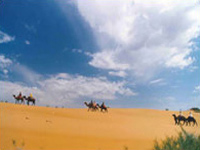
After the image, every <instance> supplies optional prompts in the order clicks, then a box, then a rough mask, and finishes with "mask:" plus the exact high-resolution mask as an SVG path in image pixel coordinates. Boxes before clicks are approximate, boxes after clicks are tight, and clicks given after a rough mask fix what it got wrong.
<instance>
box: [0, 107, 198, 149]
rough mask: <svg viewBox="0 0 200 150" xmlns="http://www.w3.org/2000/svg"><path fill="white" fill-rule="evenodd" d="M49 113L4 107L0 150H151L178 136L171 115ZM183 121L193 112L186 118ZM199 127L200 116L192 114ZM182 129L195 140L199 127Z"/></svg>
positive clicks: (140, 111) (131, 111) (117, 111)
mask: <svg viewBox="0 0 200 150" xmlns="http://www.w3.org/2000/svg"><path fill="white" fill-rule="evenodd" d="M108 111H109V112H108V113H101V112H88V111H87V109H67V108H47V107H38V106H25V105H16V104H8V103H7V104H6V103H0V118H1V122H0V149H1V150H14V149H23V150H124V149H127V148H128V149H129V150H131V149H132V150H151V149H152V148H153V144H154V140H155V139H157V140H161V139H163V138H165V137H166V136H171V135H177V133H178V132H179V131H181V129H180V126H175V125H174V120H173V117H172V114H173V113H176V114H178V112H173V111H160V110H150V109H115V108H110V109H109V110H108ZM183 114H184V115H185V116H187V115H188V114H189V112H183ZM193 115H194V117H195V118H196V120H197V122H198V123H200V114H197V113H193ZM184 129H186V131H188V132H190V133H194V134H196V135H199V134H200V128H199V127H186V126H184Z"/></svg>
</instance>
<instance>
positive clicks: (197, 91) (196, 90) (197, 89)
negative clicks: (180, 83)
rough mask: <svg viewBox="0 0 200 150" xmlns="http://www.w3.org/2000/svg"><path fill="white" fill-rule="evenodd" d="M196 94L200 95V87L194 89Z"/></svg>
mask: <svg viewBox="0 0 200 150" xmlns="http://www.w3.org/2000/svg"><path fill="white" fill-rule="evenodd" d="M193 92H194V93H200V85H198V86H196V87H194V91H193Z"/></svg>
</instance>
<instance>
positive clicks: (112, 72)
mask: <svg viewBox="0 0 200 150" xmlns="http://www.w3.org/2000/svg"><path fill="white" fill-rule="evenodd" d="M109 75H111V76H118V77H126V75H127V74H126V72H124V71H110V72H109Z"/></svg>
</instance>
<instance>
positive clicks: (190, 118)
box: [13, 92, 198, 126]
mask: <svg viewBox="0 0 200 150" xmlns="http://www.w3.org/2000/svg"><path fill="white" fill-rule="evenodd" d="M13 97H14V98H15V103H20V104H25V100H26V101H27V105H29V103H30V102H32V105H35V102H36V99H35V98H34V97H33V95H32V94H30V96H28V97H26V96H22V93H21V92H20V93H19V95H18V96H15V95H13ZM84 104H85V105H86V106H87V107H88V111H93V112H95V111H99V110H100V111H101V112H108V108H109V107H108V106H106V105H105V103H104V102H103V103H102V104H101V105H99V104H98V103H96V102H95V101H93V100H91V101H90V102H89V103H88V102H84ZM172 116H173V117H174V121H175V125H184V124H186V126H187V125H190V124H191V122H192V123H193V126H194V125H196V126H198V124H197V121H196V120H195V118H194V117H193V116H192V113H191V112H190V114H189V116H188V117H187V118H186V117H184V116H183V115H182V112H181V111H180V114H179V115H178V116H176V115H175V114H173V115H172ZM181 122H182V123H181Z"/></svg>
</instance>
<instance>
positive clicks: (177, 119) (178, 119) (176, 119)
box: [172, 114, 187, 125]
mask: <svg viewBox="0 0 200 150" xmlns="http://www.w3.org/2000/svg"><path fill="white" fill-rule="evenodd" d="M172 116H173V117H174V121H175V125H176V124H177V125H184V124H185V122H186V121H187V119H186V118H185V117H184V116H180V115H179V116H176V115H175V114H173V115H172ZM181 121H183V124H181Z"/></svg>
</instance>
